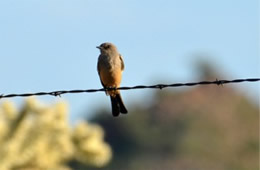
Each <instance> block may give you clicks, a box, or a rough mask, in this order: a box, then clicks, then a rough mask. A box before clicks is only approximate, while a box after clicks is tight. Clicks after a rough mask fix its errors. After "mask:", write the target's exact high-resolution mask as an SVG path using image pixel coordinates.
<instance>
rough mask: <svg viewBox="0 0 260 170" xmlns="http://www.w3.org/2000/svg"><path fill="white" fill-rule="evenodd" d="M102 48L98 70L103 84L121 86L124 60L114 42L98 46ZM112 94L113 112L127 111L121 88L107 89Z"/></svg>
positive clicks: (106, 86) (116, 114) (105, 86)
mask: <svg viewBox="0 0 260 170" xmlns="http://www.w3.org/2000/svg"><path fill="white" fill-rule="evenodd" d="M97 48H98V49H99V50H100V53H101V54H100V55H99V57H98V63H97V70H98V74H99V78H100V81H101V84H102V85H103V87H104V88H117V87H119V86H120V83H121V79H122V72H123V70H124V67H125V66H124V61H123V58H122V56H121V55H120V54H119V52H118V51H117V48H116V46H115V45H114V44H112V43H108V42H106V43H103V44H101V45H100V46H97ZM106 94H107V95H109V96H110V100H111V106H112V114H113V116H118V115H119V114H120V113H124V114H126V113H127V109H126V107H125V105H124V103H123V100H122V98H121V95H120V91H119V90H112V91H106Z"/></svg>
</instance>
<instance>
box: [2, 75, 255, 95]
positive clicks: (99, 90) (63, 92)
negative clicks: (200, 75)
mask: <svg viewBox="0 0 260 170" xmlns="http://www.w3.org/2000/svg"><path fill="white" fill-rule="evenodd" d="M258 81H260V78H247V79H234V80H218V79H216V80H215V81H201V82H191V83H174V84H156V85H150V86H145V85H138V86H133V87H118V88H102V89H87V90H58V91H52V92H37V93H23V94H6V95H5V94H0V99H3V98H12V97H28V96H45V95H50V96H55V97H57V96H59V97H61V95H62V94H68V93H94V92H101V91H102V92H104V91H111V90H134V89H161V90H162V89H164V88H168V87H181V86H197V85H211V84H216V85H218V86H220V85H221V86H223V85H224V84H230V83H242V82H258Z"/></svg>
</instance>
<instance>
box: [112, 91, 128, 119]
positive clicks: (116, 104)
mask: <svg viewBox="0 0 260 170" xmlns="http://www.w3.org/2000/svg"><path fill="white" fill-rule="evenodd" d="M110 100H111V105H112V114H113V116H115V117H116V116H118V115H119V113H120V112H121V113H123V114H126V113H127V109H126V107H125V105H124V103H123V100H122V98H121V95H120V94H116V96H115V97H112V96H110Z"/></svg>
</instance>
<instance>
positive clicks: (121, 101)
mask: <svg viewBox="0 0 260 170" xmlns="http://www.w3.org/2000/svg"><path fill="white" fill-rule="evenodd" d="M116 100H117V102H118V104H119V109H120V112H121V113H124V114H126V113H127V109H126V107H125V105H124V103H123V100H122V98H121V95H120V94H117V95H116Z"/></svg>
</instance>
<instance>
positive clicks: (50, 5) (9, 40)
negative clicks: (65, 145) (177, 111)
mask: <svg viewBox="0 0 260 170" xmlns="http://www.w3.org/2000/svg"><path fill="white" fill-rule="evenodd" d="M107 41H108V42H113V43H114V44H116V45H117V47H118V49H119V51H120V52H121V54H122V55H123V56H124V60H125V65H126V69H125V72H124V77H123V81H122V86H126V85H127V86H133V85H139V84H154V83H164V82H165V83H168V82H171V83H174V82H188V81H194V80H196V79H197V73H196V72H194V68H193V65H194V63H196V61H197V60H200V59H205V60H207V61H210V62H212V64H213V65H214V66H215V67H216V68H217V69H219V70H220V71H221V73H223V75H225V78H227V79H232V78H247V77H259V75H260V74H259V73H260V72H259V68H260V66H259V62H260V61H259V60H260V59H259V1H258V0H250V1H247V0H228V1H227V0H212V1H206V0H196V1H194V0H187V1H177V0H162V1H153V0H149V1H148V0H143V1H138V0H126V1H119V0H92V1H90V0H74V1H72V0H44V1H42V0H8V1H7V0H6V1H3V0H1V1H0V59H1V67H0V77H1V84H0V91H1V93H4V94H8V93H24V92H37V91H53V90H63V89H65V90H70V89H88V88H101V85H100V82H99V78H98V75H97V71H96V62H97V57H98V55H99V51H98V50H97V49H96V48H95V47H96V46H97V45H99V44H101V43H102V42H107ZM219 78H220V79H221V77H219ZM235 86H236V88H237V89H239V90H240V91H241V92H243V93H245V94H247V95H249V96H251V98H252V99H253V100H257V98H258V97H259V90H258V89H259V83H253V84H241V85H235ZM152 92H154V91H152V90H134V91H124V92H123V94H122V95H123V98H124V100H125V103H126V105H132V104H133V103H136V102H139V101H143V99H145V98H147V97H149V96H150V94H151V93H152ZM39 99H40V100H43V101H46V102H50V103H52V102H54V101H56V100H59V98H54V97H39ZM62 99H63V100H65V101H67V102H68V103H69V104H70V112H71V120H72V121H73V122H74V121H75V120H77V119H79V117H80V115H81V114H82V113H83V112H85V113H87V114H91V113H92V112H93V110H94V109H96V108H98V107H106V108H108V109H110V103H109V98H108V97H106V96H105V95H104V94H103V93H93V94H68V95H63V96H62ZM12 100H14V101H16V102H17V103H21V101H22V100H23V99H21V98H15V99H12ZM143 104H145V101H144V102H143Z"/></svg>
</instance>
